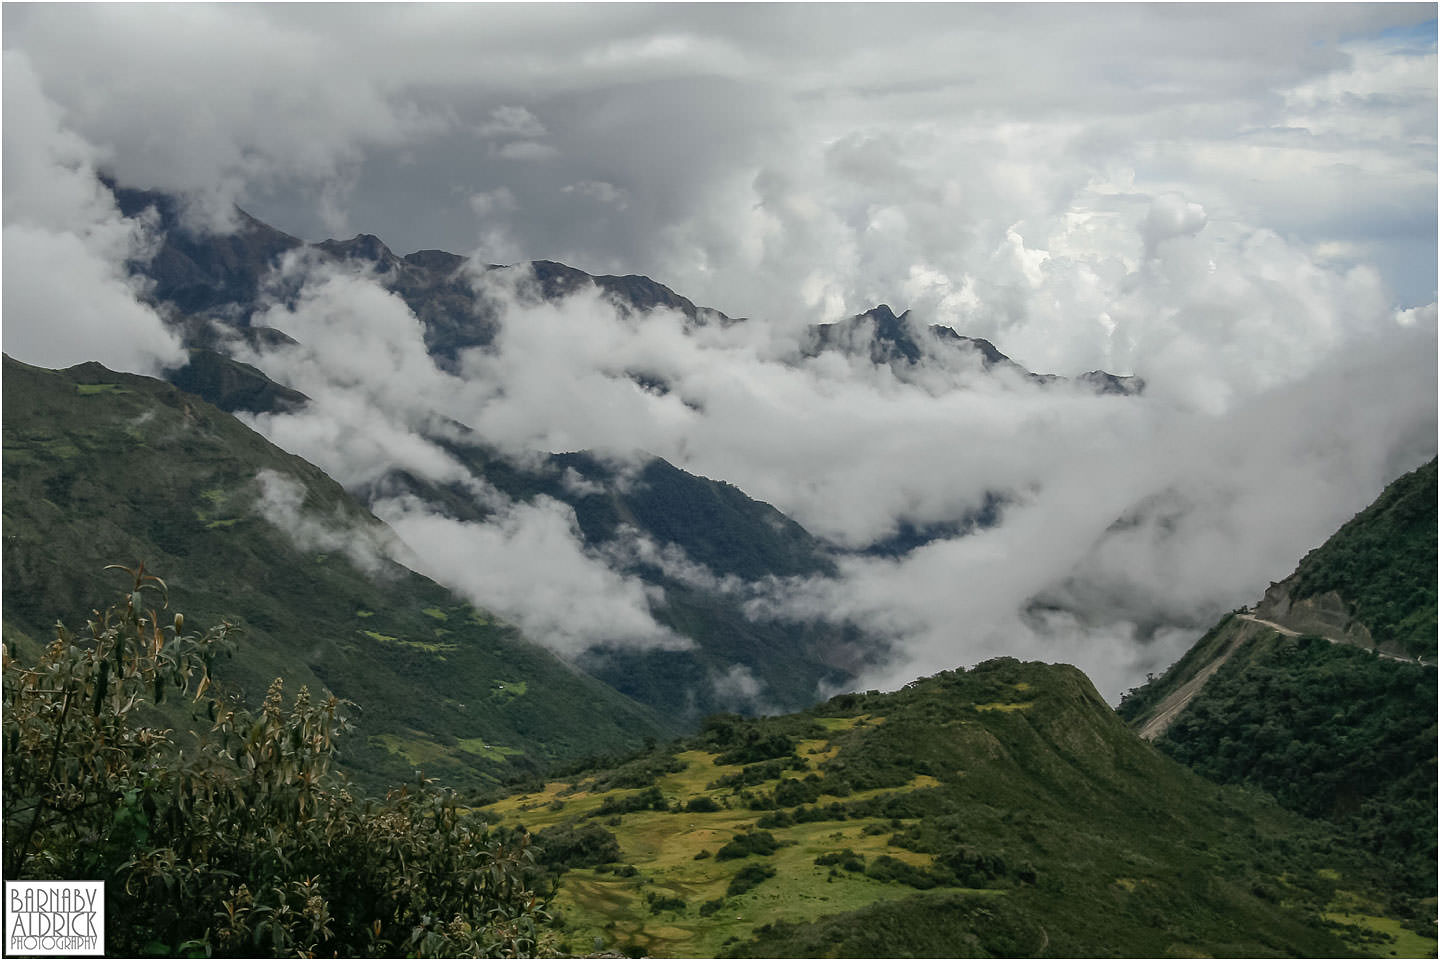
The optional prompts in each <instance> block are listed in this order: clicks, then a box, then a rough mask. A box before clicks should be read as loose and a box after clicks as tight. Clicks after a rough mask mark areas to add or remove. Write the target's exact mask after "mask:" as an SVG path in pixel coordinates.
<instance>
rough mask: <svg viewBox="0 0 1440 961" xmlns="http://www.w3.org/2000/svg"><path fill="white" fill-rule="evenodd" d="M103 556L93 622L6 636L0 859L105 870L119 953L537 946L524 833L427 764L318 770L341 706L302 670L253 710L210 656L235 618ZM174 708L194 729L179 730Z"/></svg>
mask: <svg viewBox="0 0 1440 961" xmlns="http://www.w3.org/2000/svg"><path fill="white" fill-rule="evenodd" d="M107 569H110V568H107ZM113 569H118V570H123V571H125V572H126V573H127V574H128V575H129V576H130V579H131V585H130V590H129V591H128V592H127V593H126V595H125V596H124V597H123V599H122V600H121V601H120V602H119V603H117V604H115V605H112V606H111V607H109V608H107V609H106V610H105V611H104V612H103V613H102V612H94V613H93V615H92V617H91V618H90V619H89V620H87V622H86V625H85V630H84V631H83V632H81V633H78V634H74V633H71V632H70V631H68V630H67V629H66V628H65V627H64V626H63V625H60V624H57V625H56V636H55V640H54V641H53V642H52V643H51V644H50V645H49V646H48V647H47V648H46V649H45V650H44V652H43V653H42V654H41V656H40V657H39V659H38V660H37V661H36V662H35V663H34V664H32V665H29V666H26V665H22V664H20V663H19V662H18V661H17V660H16V659H15V658H14V657H12V656H11V652H10V651H9V650H8V646H7V649H6V650H5V652H4V721H3V729H4V737H5V748H6V750H5V755H4V776H5V796H4V819H5V845H6V847H5V851H4V866H5V877H6V878H11V879H22V878H24V879H66V880H72V879H91V880H103V881H106V882H107V883H106V898H107V908H108V913H109V915H110V916H111V918H112V919H113V920H112V923H111V924H110V925H109V927H108V928H107V942H108V943H107V950H108V951H109V952H110V953H112V954H121V955H125V954H129V955H138V954H170V955H175V954H193V955H197V956H199V955H207V954H215V955H241V956H245V955H255V954H257V953H265V952H268V953H273V954H274V955H277V956H278V955H281V954H287V955H301V956H316V955H321V954H325V955H333V954H339V955H365V956H383V955H393V954H406V955H415V954H419V955H424V956H471V957H475V956H493V955H517V954H529V953H533V952H534V951H536V950H537V949H538V948H539V947H540V941H541V933H540V925H541V923H542V922H543V921H544V919H545V914H544V911H543V905H542V903H541V899H540V898H539V897H538V896H537V895H536V894H535V893H534V892H533V891H531V890H529V888H528V887H527V885H526V882H525V871H524V868H525V867H526V866H527V865H528V864H529V863H530V861H531V860H532V856H531V853H530V851H529V849H528V841H529V839H528V837H527V836H523V835H522V836H520V837H519V838H516V839H514V840H511V841H506V840H503V839H502V838H501V837H500V836H499V835H497V834H495V833H493V832H491V831H489V829H488V828H487V826H486V825H485V824H484V822H482V821H478V820H475V819H473V818H471V817H469V816H467V815H465V814H463V813H462V812H461V810H460V809H459V807H458V806H457V804H456V799H455V796H454V795H453V794H452V793H448V792H440V791H437V790H436V789H435V788H434V787H433V785H432V784H431V783H429V782H427V781H425V780H423V778H419V777H417V780H416V781H415V782H414V783H412V784H407V785H404V786H401V787H399V788H397V789H396V790H393V791H391V792H390V793H389V795H388V796H387V797H386V799H385V800H384V801H373V800H370V801H361V800H356V799H355V798H354V797H352V796H351V794H350V793H349V791H348V789H347V786H346V784H345V782H344V780H343V778H341V777H340V776H339V775H338V774H336V773H334V772H332V771H331V769H330V767H331V762H332V760H333V759H334V755H335V745H336V741H337V739H338V738H339V737H340V736H341V735H342V734H343V733H344V732H345V730H346V728H347V722H346V716H345V711H346V709H347V708H348V707H349V705H347V704H346V703H345V702H343V701H341V700H339V699H338V698H336V697H335V696H333V695H328V694H327V695H326V696H324V697H323V698H320V699H318V700H317V699H312V698H311V696H310V693H309V692H308V691H307V690H305V689H303V688H302V689H301V690H300V691H298V692H297V693H296V695H295V697H294V698H293V700H291V701H289V703H288V704H287V701H286V697H285V693H284V684H283V683H282V681H281V680H279V679H276V681H275V682H274V683H273V684H272V685H271V686H270V689H269V691H268V692H267V694H266V697H265V700H264V703H263V704H262V706H261V708H260V711H259V714H258V715H252V714H251V713H250V712H249V711H247V710H246V709H245V708H244V706H243V705H241V704H240V703H239V702H238V700H237V699H235V698H233V697H231V696H229V695H227V694H225V693H223V692H222V691H221V690H220V686H219V685H218V684H217V683H216V682H215V680H214V678H213V676H212V675H211V673H210V667H211V663H212V661H213V659H214V657H215V656H216V655H217V654H219V653H222V652H224V651H227V650H229V649H230V648H232V647H233V645H234V639H235V633H236V632H235V631H234V629H233V628H232V627H231V626H230V625H228V624H222V625H220V626H218V627H216V628H213V629H211V630H210V631H207V632H205V633H204V634H194V633H185V630H184V618H183V617H182V616H181V615H179V614H175V615H173V617H171V618H169V619H168V620H167V621H166V623H163V624H162V620H165V619H164V618H163V615H162V612H163V611H164V610H165V608H166V606H167V590H166V586H165V583H164V581H162V580H161V579H160V578H158V577H155V576H154V575H151V574H147V573H146V572H145V569H144V565H143V564H141V565H139V566H137V567H136V568H134V569H133V570H132V569H128V568H123V567H115V568H113ZM152 599H153V600H154V602H155V603H154V604H152V605H147V603H146V602H147V600H152ZM167 694H168V695H169V696H170V697H171V702H170V703H169V705H168V706H167V705H166V702H165V698H166V697H167ZM182 698H183V699H184V703H183V706H181V705H178V704H177V703H176V701H178V700H180V699H182ZM177 719H189V720H191V721H192V722H193V721H200V722H202V723H200V724H199V725H198V726H199V727H200V728H201V729H202V733H201V734H193V733H192V734H191V735H188V736H186V737H185V738H177V736H176V735H175V732H174V731H173V730H172V729H170V728H168V727H164V726H163V725H164V724H166V723H169V722H171V721H173V720H177ZM181 741H183V742H184V744H185V750H183V751H182V750H181V747H180V743H179V742H181ZM117 922H118V923H117Z"/></svg>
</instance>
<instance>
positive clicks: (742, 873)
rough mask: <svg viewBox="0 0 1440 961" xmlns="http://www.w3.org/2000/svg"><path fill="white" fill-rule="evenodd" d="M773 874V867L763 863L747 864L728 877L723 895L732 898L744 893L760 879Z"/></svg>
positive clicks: (771, 876) (759, 881) (758, 882)
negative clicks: (728, 881) (728, 880)
mask: <svg viewBox="0 0 1440 961" xmlns="http://www.w3.org/2000/svg"><path fill="white" fill-rule="evenodd" d="M774 876H775V869H774V868H772V867H768V866H767V865H764V864H747V865H745V866H744V867H743V868H741V869H740V870H739V872H737V873H736V875H735V876H734V877H733V878H731V879H730V884H729V886H728V887H726V888H725V896H726V897H729V898H733V897H735V896H737V895H740V894H744V893H745V892H746V891H749V890H750V889H751V888H753V887H755V886H756V885H758V884H760V883H761V882H762V881H764V880H766V879H767V878H773V877H774Z"/></svg>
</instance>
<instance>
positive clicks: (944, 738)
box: [485, 658, 1434, 957]
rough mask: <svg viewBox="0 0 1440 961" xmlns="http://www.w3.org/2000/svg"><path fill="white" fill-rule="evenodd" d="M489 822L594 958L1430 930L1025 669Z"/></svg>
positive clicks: (1338, 864) (763, 739)
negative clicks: (549, 877) (1388, 927)
mask: <svg viewBox="0 0 1440 961" xmlns="http://www.w3.org/2000/svg"><path fill="white" fill-rule="evenodd" d="M485 813H486V816H487V817H490V818H500V819H502V821H503V823H504V824H505V825H509V826H512V827H518V826H519V825H521V824H523V825H524V827H525V829H526V830H528V831H530V832H532V834H533V835H534V837H535V839H536V843H537V848H538V850H539V852H540V861H541V864H542V866H544V867H547V868H548V869H550V870H552V871H563V872H564V873H563V876H562V877H561V879H560V894H559V897H558V899H557V902H556V907H557V908H558V910H559V911H560V912H561V913H562V914H563V916H564V918H565V929H564V937H565V939H566V941H567V942H568V944H569V946H570V948H571V950H573V951H577V952H588V951H591V950H593V949H594V948H595V946H596V945H597V943H598V944H600V945H603V946H604V947H606V948H609V949H612V950H619V951H622V952H624V953H626V954H630V955H634V954H638V953H642V952H643V953H647V954H652V955H659V956H681V957H684V956H701V957H703V956H716V955H738V956H750V955H754V956H769V957H787V956H789V957H801V956H841V957H867V956H885V957H906V956H938V957H958V956H1061V957H1064V956H1074V957H1093V956H1119V957H1135V956H1149V957H1160V956H1222V955H1239V956H1252V957H1258V956H1280V955H1300V956H1331V957H1334V956H1341V955H1349V954H1352V953H1355V952H1356V951H1357V949H1358V950H1362V951H1363V950H1369V948H1368V947H1361V944H1362V942H1361V941H1352V942H1350V943H1347V942H1346V940H1345V938H1347V937H1349V938H1363V933H1362V932H1361V931H1360V930H1359V929H1358V928H1357V929H1355V930H1347V929H1341V928H1338V927H1336V926H1332V925H1330V924H1327V923H1326V922H1324V921H1322V919H1321V918H1320V917H1319V916H1318V914H1319V912H1321V911H1322V910H1325V909H1327V907H1328V908H1330V909H1331V910H1339V906H1340V905H1341V904H1342V903H1348V904H1353V903H1355V902H1354V901H1353V900H1352V893H1353V894H1354V896H1362V900H1365V901H1366V902H1368V903H1369V904H1370V907H1369V910H1368V913H1369V914H1372V915H1376V916H1378V915H1381V914H1387V913H1388V914H1389V915H1391V916H1394V915H1395V913H1396V911H1397V910H1398V911H1403V910H1406V909H1408V907H1410V906H1409V905H1407V903H1406V902H1404V901H1403V898H1400V899H1394V901H1395V903H1394V904H1391V903H1390V901H1391V900H1392V899H1391V895H1392V894H1393V893H1394V892H1393V890H1392V889H1391V888H1390V887H1389V886H1388V885H1387V882H1386V880H1385V876H1384V873H1383V869H1382V867H1381V866H1380V865H1379V864H1378V863H1377V862H1375V861H1372V860H1370V859H1368V858H1366V857H1364V856H1363V855H1357V854H1355V853H1354V852H1352V851H1350V850H1348V849H1347V848H1346V846H1345V845H1344V844H1342V843H1336V841H1335V839H1334V838H1333V836H1332V832H1331V831H1329V830H1328V829H1327V828H1326V827H1325V826H1323V825H1320V824H1317V823H1314V822H1307V821H1305V820H1303V819H1302V818H1299V817H1297V816H1295V815H1292V814H1289V813H1288V812H1285V811H1283V810H1281V809H1279V808H1278V807H1276V806H1275V805H1274V804H1273V803H1272V802H1269V801H1267V800H1265V799H1263V798H1261V797H1258V796H1255V795H1251V794H1246V793H1244V792H1239V791H1235V790H1233V789H1227V788H1220V787H1217V786H1216V785H1213V784H1210V783H1208V782H1206V781H1204V780H1202V779H1200V778H1198V777H1196V776H1195V775H1194V774H1192V773H1191V772H1189V771H1187V770H1185V769H1184V768H1183V767H1182V766H1180V765H1178V764H1175V763H1174V762H1172V761H1170V760H1168V759H1166V758H1164V757H1163V756H1161V755H1160V754H1159V753H1158V752H1156V751H1154V750H1153V749H1152V748H1150V747H1149V746H1148V745H1146V744H1145V743H1144V742H1143V741H1141V740H1140V739H1138V738H1136V737H1135V736H1134V735H1133V734H1131V733H1130V732H1128V731H1127V730H1126V729H1125V727H1124V725H1123V724H1122V723H1121V722H1120V721H1119V720H1118V719H1117V718H1116V717H1115V715H1114V713H1113V712H1112V711H1111V710H1110V709H1109V708H1108V707H1107V706H1106V705H1105V703H1104V701H1103V700H1102V699H1101V698H1100V696H1099V695H1098V694H1097V693H1096V691H1095V690H1094V688H1093V687H1092V686H1091V685H1090V683H1089V681H1088V680H1087V679H1086V678H1085V677H1084V676H1083V675H1082V674H1080V672H1078V671H1076V670H1075V669H1074V668H1070V667H1066V666H1051V665H1043V664H1036V663H1021V662H1018V661H1015V660H1013V659H1008V658H1007V659H1000V660H996V661H990V662H987V663H984V664H981V665H979V666H977V667H976V668H974V669H972V670H969V671H955V672H946V673H944V674H940V675H937V676H935V677H931V678H925V679H922V680H919V681H916V682H913V683H912V684H910V685H907V687H906V688H905V689H904V690H902V691H899V692H896V693H894V694H879V693H876V692H871V693H868V694H847V695H842V696H840V697H836V698H834V699H832V700H830V701H829V702H827V703H825V704H822V705H820V706H818V707H816V708H814V709H812V710H809V711H806V712H803V713H801V714H797V715H791V716H788V717H779V718H767V719H762V720H750V721H746V720H742V719H740V718H735V717H717V718H713V719H711V720H710V721H709V722H708V723H707V724H706V726H705V728H704V729H703V730H702V732H701V733H700V735H699V736H697V737H695V738H692V739H689V740H686V741H684V742H679V743H677V744H674V745H671V746H670V747H668V748H666V749H664V750H662V751H657V752H654V753H652V754H650V755H648V756H643V757H639V758H636V759H635V760H632V761H631V762H630V763H629V764H627V765H625V766H624V767H621V768H618V769H613V770H607V771H591V772H576V773H574V774H572V775H570V776H568V777H566V778H564V779H561V780H556V781H551V782H550V783H548V784H545V785H540V784H536V785H533V786H531V787H530V788H529V789H528V791H527V793H524V794H519V795H515V796H512V797H509V798H506V799H504V800H501V801H498V802H496V803H494V804H492V805H490V806H489V807H487V808H486V809H485ZM1358 913H1367V912H1358ZM1411 923H1415V922H1414V920H1413V919H1412V920H1411ZM1403 936H1404V937H1405V938H1407V939H1408V940H1407V942H1406V944H1405V946H1406V947H1409V945H1411V944H1415V943H1418V944H1421V945H1423V946H1424V947H1425V949H1426V950H1433V946H1434V941H1433V940H1430V941H1428V942H1425V941H1421V939H1420V937H1419V936H1418V935H1416V934H1415V933H1413V932H1408V933H1406V934H1404V935H1403ZM1392 943H1394V942H1392ZM1381 953H1385V952H1384V950H1382V951H1381Z"/></svg>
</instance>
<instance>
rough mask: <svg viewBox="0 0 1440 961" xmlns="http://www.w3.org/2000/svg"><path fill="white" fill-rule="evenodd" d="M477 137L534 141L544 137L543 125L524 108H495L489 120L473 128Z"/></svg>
mask: <svg viewBox="0 0 1440 961" xmlns="http://www.w3.org/2000/svg"><path fill="white" fill-rule="evenodd" d="M475 135H476V136H477V137H517V138H520V139H534V138H535V137H543V136H545V125H544V124H543V123H541V122H540V119H539V118H538V117H536V116H535V115H534V114H533V113H531V112H530V111H528V110H526V109H525V108H524V107H508V106H502V107H496V108H495V109H494V110H492V111H490V119H489V120H487V121H486V122H485V123H482V124H481V125H480V126H478V127H476V128H475Z"/></svg>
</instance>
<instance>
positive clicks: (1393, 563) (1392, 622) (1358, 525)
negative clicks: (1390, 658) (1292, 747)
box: [1255, 460, 1437, 661]
mask: <svg viewBox="0 0 1440 961" xmlns="http://www.w3.org/2000/svg"><path fill="white" fill-rule="evenodd" d="M1436 493H1437V489H1436V462H1435V461H1433V460H1432V461H1430V463H1428V464H1426V465H1425V466H1423V467H1421V468H1419V469H1417V470H1414V471H1411V472H1410V473H1409V474H1406V475H1405V476H1404V477H1401V478H1399V479H1398V480H1396V481H1395V482H1394V483H1393V484H1391V485H1390V486H1388V487H1386V488H1385V492H1384V493H1383V494H1381V495H1380V497H1379V499H1378V500H1376V501H1375V503H1374V504H1371V505H1370V506H1369V507H1367V508H1366V509H1365V510H1363V511H1361V512H1360V513H1359V514H1357V515H1355V517H1354V518H1353V519H1351V520H1350V521H1349V522H1347V523H1346V524H1345V526H1344V527H1342V528H1340V530H1338V531H1336V532H1335V535H1334V536H1333V537H1331V538H1330V539H1329V540H1327V541H1326V542H1325V543H1324V544H1323V545H1321V546H1320V547H1318V548H1316V549H1315V550H1313V551H1311V552H1310V553H1309V554H1307V555H1305V558H1304V559H1303V560H1301V562H1300V566H1299V567H1297V568H1296V569H1295V573H1294V574H1292V575H1291V576H1290V577H1288V578H1286V579H1285V580H1284V581H1282V582H1280V583H1279V584H1273V585H1271V587H1270V590H1268V591H1266V592H1265V599H1264V600H1263V601H1261V603H1260V604H1259V605H1258V606H1257V608H1256V611H1255V613H1256V616H1258V617H1262V618H1265V619H1266V620H1271V621H1276V622H1278V623H1280V624H1283V625H1285V626H1286V627H1290V628H1292V629H1293V630H1299V631H1308V632H1312V633H1316V634H1324V635H1326V636H1328V637H1344V638H1345V639H1346V640H1352V641H1354V642H1355V643H1358V644H1360V645H1361V646H1363V647H1375V648H1378V649H1379V650H1381V651H1386V652H1389V653H1392V654H1402V655H1406V656H1409V657H1419V658H1425V659H1428V660H1432V661H1433V660H1434V658H1435V643H1436V634H1435V624H1436V609H1435V591H1436V587H1435V585H1436V576H1437V565H1436V535H1435V530H1436V524H1437V512H1436Z"/></svg>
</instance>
